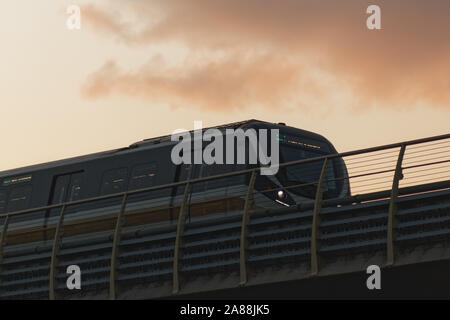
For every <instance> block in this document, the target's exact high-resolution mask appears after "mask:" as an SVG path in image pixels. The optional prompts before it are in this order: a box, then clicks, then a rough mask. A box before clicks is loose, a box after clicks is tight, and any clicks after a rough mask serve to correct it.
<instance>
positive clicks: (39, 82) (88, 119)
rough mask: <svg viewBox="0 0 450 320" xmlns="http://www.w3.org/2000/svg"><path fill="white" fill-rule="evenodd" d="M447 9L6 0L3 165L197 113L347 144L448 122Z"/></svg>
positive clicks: (149, 132) (0, 23)
mask: <svg viewBox="0 0 450 320" xmlns="http://www.w3.org/2000/svg"><path fill="white" fill-rule="evenodd" d="M371 4H376V5H379V7H380V8H381V30H369V29H367V27H366V20H367V18H368V16H369V15H368V14H367V13H366V9H367V7H368V6H369V5H371ZM70 5H77V6H79V7H80V9H81V28H80V29H79V30H78V29H75V30H69V29H68V28H67V26H66V22H67V19H68V18H69V14H68V13H67V11H66V10H67V7H68V6H70ZM449 14H450V1H448V0H434V1H423V0H420V1H419V0H396V1H392V0H390V1H382V0H371V1H364V0H362V1H358V0H341V1H335V0H314V1H312V0H308V1H306V0H282V1H280V0H246V1H242V0H227V1H223V0H222V1H219V0H176V1H175V0H173V1H171V0H149V1H142V0H95V1H88V0H83V1H82V0H80V1H77V0H70V1H66V0H46V1H32V0H15V1H2V2H1V4H0V39H1V47H0V117H1V126H0V137H2V139H1V140H0V144H1V148H2V152H1V157H0V171H3V170H7V169H12V168H18V167H23V166H27V165H32V164H37V163H42V162H47V161H53V160H58V159H63V158H68V157H73V156H78V155H84V154H89V153H93V152H99V151H104V150H108V149H113V148H119V147H124V146H128V145H129V144H131V143H133V142H136V141H139V140H142V139H145V138H151V137H154V136H159V135H165V134H170V133H172V132H173V131H174V130H175V129H179V128H184V129H192V128H193V125H194V120H202V121H203V125H204V126H205V127H206V126H214V125H219V124H225V123H229V122H236V121H242V120H247V119H260V120H265V121H269V122H285V123H286V124H287V125H290V126H294V127H298V128H302V129H305V130H309V131H313V132H316V133H319V134H321V135H323V136H325V137H327V138H328V139H329V140H330V141H331V142H332V143H333V144H334V145H335V147H336V149H337V150H338V151H340V152H345V151H350V150H357V149H360V148H365V147H370V146H376V145H383V144H388V143H394V142H400V141H403V140H410V139H415V138H422V137H427V136H433V135H440V134H446V133H449V132H450V130H449V129H450V121H449V120H450V36H449V34H450V19H448V17H449Z"/></svg>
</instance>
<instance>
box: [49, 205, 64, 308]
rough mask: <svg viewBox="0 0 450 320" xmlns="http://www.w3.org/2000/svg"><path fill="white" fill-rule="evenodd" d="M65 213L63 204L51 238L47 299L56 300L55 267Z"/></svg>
mask: <svg viewBox="0 0 450 320" xmlns="http://www.w3.org/2000/svg"><path fill="white" fill-rule="evenodd" d="M65 212H66V205H65V204H64V205H63V206H62V207H61V212H60V214H59V220H58V224H57V225H56V229H55V236H54V238H53V248H52V257H51V260H50V275H49V280H50V281H49V299H50V300H55V299H56V293H55V291H56V265H57V264H58V259H57V257H58V253H59V248H60V247H61V238H62V235H63V229H64V227H63V224H64V214H65Z"/></svg>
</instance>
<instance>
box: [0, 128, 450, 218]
mask: <svg viewBox="0 0 450 320" xmlns="http://www.w3.org/2000/svg"><path fill="white" fill-rule="evenodd" d="M444 139H450V133H449V134H443V135H438V136H432V137H427V138H421V139H415V140H409V141H403V142H398V143H392V144H387V145H381V146H376V147H370V148H365V149H359V150H354V151H347V152H342V153H334V154H328V155H324V156H320V157H314V158H308V159H301V160H295V161H290V162H284V163H280V164H279V165H278V167H279V168H282V167H287V166H292V165H298V164H304V163H309V162H315V161H320V160H324V159H328V160H330V159H335V158H342V157H349V156H354V155H359V154H364V153H370V152H376V151H381V150H387V149H394V148H400V147H402V146H403V145H404V146H410V145H415V144H420V143H426V142H431V141H438V140H444ZM261 168H264V167H257V168H251V169H245V170H239V171H233V172H229V173H223V174H220V175H215V176H209V177H202V178H196V179H191V180H184V181H179V182H173V183H168V184H163V185H159V186H153V187H147V188H141V189H136V190H127V191H123V192H119V193H113V194H108V195H104V196H98V197H92V198H87V199H82V200H75V201H69V202H62V203H58V204H52V205H47V206H44V207H37V208H30V209H26V210H20V211H13V212H7V213H3V214H0V218H3V217H5V218H6V217H8V216H9V217H12V216H18V215H22V214H27V213H32V212H38V211H43V210H51V209H55V208H61V207H62V206H74V205H78V204H84V203H89V202H94V201H100V200H106V199H113V198H119V197H123V196H124V195H133V194H138V193H143V192H151V191H157V190H163V189H167V188H173V187H179V186H184V185H186V184H187V183H190V184H191V185H192V184H196V183H201V182H207V181H212V180H216V179H222V178H228V177H233V176H240V175H244V174H248V173H252V172H253V171H260V170H261Z"/></svg>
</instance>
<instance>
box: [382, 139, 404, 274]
mask: <svg viewBox="0 0 450 320" xmlns="http://www.w3.org/2000/svg"><path fill="white" fill-rule="evenodd" d="M405 150H406V145H402V146H401V147H400V152H399V153H398V159H397V166H396V167H395V173H394V179H393V181H392V190H391V199H390V202H389V216H388V223H387V261H386V265H388V266H391V265H393V264H394V259H395V252H394V251H395V250H394V249H395V248H394V228H395V225H396V218H395V216H396V215H397V198H398V185H399V181H400V180H401V179H402V178H403V174H402V162H403V157H404V155H405Z"/></svg>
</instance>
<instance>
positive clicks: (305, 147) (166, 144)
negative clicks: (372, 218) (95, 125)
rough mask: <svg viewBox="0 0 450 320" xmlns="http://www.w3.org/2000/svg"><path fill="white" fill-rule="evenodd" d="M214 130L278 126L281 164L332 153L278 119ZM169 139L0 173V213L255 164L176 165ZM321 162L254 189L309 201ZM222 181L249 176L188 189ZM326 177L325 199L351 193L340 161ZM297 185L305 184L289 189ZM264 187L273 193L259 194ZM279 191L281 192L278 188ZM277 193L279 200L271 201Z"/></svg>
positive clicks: (285, 170)
mask: <svg viewBox="0 0 450 320" xmlns="http://www.w3.org/2000/svg"><path fill="white" fill-rule="evenodd" d="M214 128H216V129H219V130H220V131H221V132H224V134H225V131H226V129H234V130H236V129H243V130H248V129H255V130H259V129H267V130H271V129H278V130H279V137H278V140H279V143H280V147H279V150H280V157H279V159H280V163H284V162H290V161H295V160H301V159H308V158H315V157H323V156H325V155H329V154H335V153H337V151H336V149H335V148H334V146H333V145H332V144H331V143H330V142H329V141H328V140H327V139H326V138H324V137H323V136H321V135H319V134H316V133H312V132H308V131H305V130H301V129H297V128H294V127H289V126H286V125H285V124H283V123H268V122H264V121H259V120H248V121H243V122H238V123H232V124H227V125H223V126H217V127H214ZM209 129H210V128H209ZM205 130H206V129H205ZM170 137H171V136H170V135H167V136H162V137H157V138H152V139H146V140H142V141H139V142H136V143H133V144H131V145H130V146H128V147H125V148H119V149H115V150H110V151H106V152H100V153H95V154H90V155H86V156H80V157H75V158H70V159H65V160H60V161H54V162H49V163H44V164H39V165H33V166H28V167H24V168H19V169H13V170H8V171H3V172H0V214H3V213H7V212H15V211H20V210H26V209H30V208H39V207H45V206H49V205H53V204H58V203H64V202H72V201H77V200H82V199H88V198H94V197H99V196H103V195H108V194H114V193H121V192H125V191H130V190H136V189H141V188H148V187H155V186H159V185H168V184H171V183H177V182H182V181H186V180H194V179H198V178H202V177H208V176H214V175H220V174H225V173H230V172H233V171H241V170H246V169H251V168H255V167H257V166H259V164H231V165H230V164H211V165H207V164H179V165H175V164H173V162H172V161H171V158H170V155H171V149H172V148H173V146H174V145H175V142H174V141H172V140H171V138H170ZM247 150H248V148H247ZM322 163H323V162H320V161H317V162H313V163H307V164H301V165H298V166H287V167H281V168H280V169H279V171H278V173H277V174H275V175H274V176H273V177H268V176H258V177H257V179H256V182H255V187H254V188H255V190H257V191H260V192H263V193H264V196H265V197H266V198H270V199H272V200H273V201H274V202H275V203H278V204H284V205H286V204H287V205H292V204H296V203H299V202H300V201H302V200H305V199H314V197H315V189H316V188H315V186H314V185H313V184H311V185H309V186H308V185H307V184H308V182H314V181H317V180H318V177H319V174H320V171H321V167H322ZM223 180H226V181H225V185H226V186H227V188H233V185H237V184H242V185H248V181H249V177H248V176H246V177H244V178H243V180H242V181H241V177H238V178H236V177H229V178H226V179H222V181H220V182H219V183H215V185H214V182H210V183H209V184H208V183H204V185H203V186H198V187H194V188H192V194H193V195H194V194H201V193H202V192H205V190H208V191H209V192H211V190H213V189H217V188H218V187H219V186H220V187H222V188H223V186H224V181H223ZM327 181H328V185H327V189H326V192H325V194H324V196H325V197H326V198H333V197H344V196H347V195H349V194H350V187H349V184H348V173H347V169H346V166H345V163H344V161H343V160H342V159H340V158H336V159H334V160H332V161H331V165H329V166H328V170H327ZM302 184H303V185H305V186H303V187H302V186H299V187H297V188H295V187H294V188H289V186H293V185H302ZM174 188H176V187H174ZM285 188H286V189H285ZM265 190H273V192H264V191H265ZM280 190H282V192H279V191H280ZM170 194H171V196H172V197H176V196H179V192H176V191H173V190H172V191H170ZM281 195H282V196H283V198H284V203H283V202H280V201H278V202H277V201H276V200H277V198H280V196H281Z"/></svg>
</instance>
